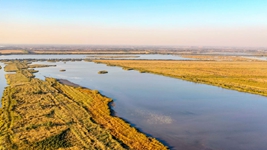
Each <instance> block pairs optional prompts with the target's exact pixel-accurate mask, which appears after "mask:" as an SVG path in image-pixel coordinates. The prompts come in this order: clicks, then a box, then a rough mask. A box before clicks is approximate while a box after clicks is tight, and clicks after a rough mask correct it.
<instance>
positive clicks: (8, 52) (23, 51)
mask: <svg viewBox="0 0 267 150" xmlns="http://www.w3.org/2000/svg"><path fill="white" fill-rule="evenodd" d="M27 53H28V51H26V50H0V54H4V55H6V54H27Z"/></svg>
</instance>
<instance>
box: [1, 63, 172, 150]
mask: <svg viewBox="0 0 267 150" xmlns="http://www.w3.org/2000/svg"><path fill="white" fill-rule="evenodd" d="M25 66H26V68H25ZM27 66H28V65H27V62H24V63H21V62H12V63H8V64H7V66H6V68H5V69H7V70H8V68H11V69H10V70H12V71H14V68H17V69H16V70H15V71H16V73H15V74H7V75H6V79H7V81H8V84H9V86H8V87H7V88H6V89H5V91H4V94H3V98H2V108H1V109H0V149H112V150H113V149H140V150H143V149H151V150H154V149H160V150H161V149H167V148H166V147H165V146H164V145H163V144H161V143H160V142H159V141H157V140H156V139H154V138H151V137H147V136H146V135H145V134H143V133H140V132H138V131H137V130H136V129H135V128H133V127H131V126H130V125H129V124H127V123H126V122H124V121H123V120H121V119H120V118H118V117H113V116H111V115H110V108H109V107H108V104H109V103H110V102H111V101H112V100H111V99H109V98H107V97H104V96H102V95H101V94H100V93H98V91H96V90H89V89H85V88H81V87H72V86H68V85H64V84H61V83H59V82H58V81H57V80H56V79H53V78H46V80H45V81H42V80H39V79H36V78H34V75H33V74H32V72H34V70H33V69H28V68H27Z"/></svg>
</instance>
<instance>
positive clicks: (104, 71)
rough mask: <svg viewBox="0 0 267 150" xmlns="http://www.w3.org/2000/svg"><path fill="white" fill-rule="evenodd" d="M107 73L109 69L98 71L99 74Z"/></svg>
mask: <svg viewBox="0 0 267 150" xmlns="http://www.w3.org/2000/svg"><path fill="white" fill-rule="evenodd" d="M107 73H108V71H106V70H101V71H98V74H107Z"/></svg>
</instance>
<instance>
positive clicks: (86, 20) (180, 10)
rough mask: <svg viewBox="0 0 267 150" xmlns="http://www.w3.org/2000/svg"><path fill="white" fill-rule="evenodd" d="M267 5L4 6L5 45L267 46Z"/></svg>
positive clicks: (123, 2) (190, 0)
mask: <svg viewBox="0 0 267 150" xmlns="http://www.w3.org/2000/svg"><path fill="white" fill-rule="evenodd" d="M262 38H266V40H267V0H0V43H2V44H5V43H6V44H11V43H14V44H15V43H19V44H31V43H32V44H121V45H126V44H131V45H135V44H137V45H140V44H143V45H199V46H202V45H210V46H267V42H264V41H263V40H262Z"/></svg>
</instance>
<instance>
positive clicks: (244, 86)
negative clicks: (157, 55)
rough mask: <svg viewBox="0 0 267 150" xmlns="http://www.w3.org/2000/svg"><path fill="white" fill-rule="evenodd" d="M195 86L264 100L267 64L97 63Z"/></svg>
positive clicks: (192, 62) (139, 61) (200, 62)
mask: <svg viewBox="0 0 267 150" xmlns="http://www.w3.org/2000/svg"><path fill="white" fill-rule="evenodd" d="M95 62H97V63H105V64H107V65H109V66H114V65H115V66H121V67H125V68H133V69H135V70H139V71H140V72H142V73H144V72H150V73H155V74H160V75H165V76H170V77H175V78H180V79H183V80H188V81H192V82H196V83H205V84H210V85H215V86H219V87H223V88H227V89H233V90H238V91H242V92H248V93H253V94H259V95H264V96H267V86H266V85H267V62H263V61H262V62H227V61H225V62H216V61H151V60H150V61H146V60H97V61H95Z"/></svg>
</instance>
